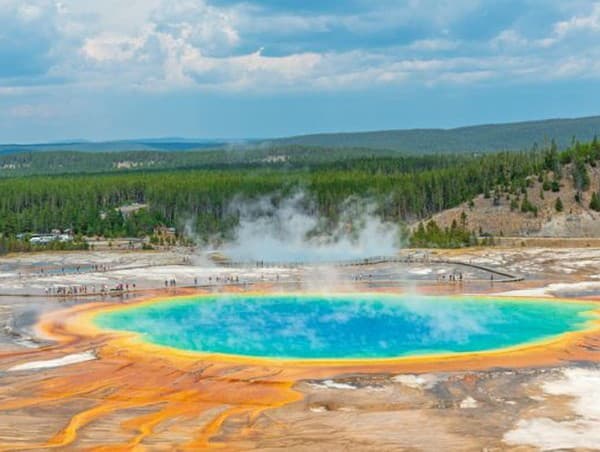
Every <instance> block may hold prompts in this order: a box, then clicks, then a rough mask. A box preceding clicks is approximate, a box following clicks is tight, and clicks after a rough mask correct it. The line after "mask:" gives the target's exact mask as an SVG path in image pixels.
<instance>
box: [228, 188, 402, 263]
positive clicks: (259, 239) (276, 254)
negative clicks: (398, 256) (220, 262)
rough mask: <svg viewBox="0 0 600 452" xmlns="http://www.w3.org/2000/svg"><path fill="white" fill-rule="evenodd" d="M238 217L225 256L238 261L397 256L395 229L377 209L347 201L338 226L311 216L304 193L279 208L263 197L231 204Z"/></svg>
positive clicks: (327, 259)
mask: <svg viewBox="0 0 600 452" xmlns="http://www.w3.org/2000/svg"><path fill="white" fill-rule="evenodd" d="M231 209H234V210H235V211H236V212H237V213H239V216H240V225H239V227H238V229H237V234H236V240H235V241H234V242H232V243H228V244H226V245H225V246H224V252H225V253H226V254H227V255H228V256H229V257H230V258H231V259H233V260H236V261H265V262H331V261H339V260H351V259H361V258H366V257H372V256H381V255H393V254H395V252H396V251H397V249H398V247H399V246H400V243H399V242H400V239H399V231H398V227H397V226H396V225H392V224H389V223H384V222H383V221H381V219H380V218H379V217H377V216H376V215H375V214H374V212H373V211H374V209H373V206H372V205H370V204H368V203H365V202H362V201H359V200H356V199H349V200H347V201H346V203H344V205H343V206H342V213H341V215H340V217H339V221H338V222H337V224H335V225H331V224H327V223H325V221H324V220H323V219H320V218H319V217H317V216H315V215H312V214H310V213H308V212H309V211H310V210H314V209H310V203H309V202H308V201H307V197H306V196H305V195H304V194H303V193H298V194H296V195H294V196H292V197H289V198H287V199H285V200H284V201H283V202H281V203H280V204H279V205H274V203H273V202H272V200H271V199H270V198H268V197H264V198H261V199H259V200H258V201H254V202H250V203H248V202H241V201H236V202H234V203H233V204H232V206H231Z"/></svg>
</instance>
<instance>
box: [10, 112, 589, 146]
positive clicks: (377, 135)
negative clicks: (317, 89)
mask: <svg viewBox="0 0 600 452" xmlns="http://www.w3.org/2000/svg"><path fill="white" fill-rule="evenodd" d="M596 134H598V135H600V116H593V117H586V118H576V119H548V120H543V121H526V122H515V123H508V124H488V125H478V126H470V127H459V128H456V129H410V130H383V131H376V132H355V133H325V134H316V135H302V136H295V137H288V138H277V139H269V140H243V141H240V140H210V139H185V138H159V139H135V140H122V141H107V142H87V141H71V142H64V143H46V144H25V145H23V144H19V145H14V144H6V145H0V155H1V154H4V155H7V154H16V153H21V152H43V151H80V152H123V151H163V152H164V151H168V152H171V151H172V152H179V151H192V150H206V149H223V148H226V147H233V148H235V147H240V148H241V147H243V148H247V147H259V146H260V147H269V146H276V147H277V146H287V145H299V146H310V147H323V148H363V149H377V150H381V149H385V150H391V151H400V152H403V153H407V154H439V153H460V152H468V153H473V152H494V151H504V150H511V151H512V150H525V149H531V148H532V147H533V145H534V144H536V143H537V144H538V145H539V146H543V145H544V144H548V143H549V142H550V140H552V139H554V140H555V141H556V143H557V145H558V146H559V148H565V147H567V146H568V145H569V144H570V143H571V141H572V139H573V138H574V137H575V138H576V139H578V140H580V141H589V140H591V139H592V138H593V137H594V135H596Z"/></svg>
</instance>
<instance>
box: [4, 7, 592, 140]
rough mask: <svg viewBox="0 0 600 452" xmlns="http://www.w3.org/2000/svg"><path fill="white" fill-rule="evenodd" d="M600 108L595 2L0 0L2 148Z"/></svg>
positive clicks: (420, 123)
mask: <svg viewBox="0 0 600 452" xmlns="http://www.w3.org/2000/svg"><path fill="white" fill-rule="evenodd" d="M594 114H600V1H598V2H596V1H590V0H586V1H584V0H572V1H569V0H563V1H560V0H519V1H517V0H495V1H491V0H488V1H484V0H377V1H372V0H346V1H342V0H303V1H291V0H277V1H276V0H269V1H266V0H263V1H259V0H246V1H243V2H240V1H236V0H128V1H127V2H123V1H122V0H0V142H4V143H6V142H41V141H53V140H62V139H76V138H84V139H92V140H106V139H120V138H132V137H161V136H184V137H209V138H214V137H221V138H244V137H248V138H251V137H274V136H285V135H291V134H301V133H312V132H326V131H354V130H373V129H388V128H412V127H453V126H460V125H468V124H477V123H489V122H508V121H515V120H526V119H539V118H548V117H576V116H586V115H594Z"/></svg>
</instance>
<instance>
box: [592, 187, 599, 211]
mask: <svg viewBox="0 0 600 452" xmlns="http://www.w3.org/2000/svg"><path fill="white" fill-rule="evenodd" d="M590 209H592V210H595V211H596V212H600V196H598V193H596V192H594V193H592V200H591V201H590Z"/></svg>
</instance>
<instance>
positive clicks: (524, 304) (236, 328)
mask: <svg viewBox="0 0 600 452" xmlns="http://www.w3.org/2000/svg"><path fill="white" fill-rule="evenodd" d="M594 309H598V305H594V304H591V303H587V302H581V303H579V302H577V303H575V302H574V303H571V302H569V303H565V302H556V301H547V300H544V301H532V300H518V299H504V298H499V299H490V298H475V297H470V298H469V297H461V298H456V297H420V296H419V297H414V296H396V295H379V294H378V295H339V296H327V297H322V296H297V295H269V296H240V295H224V296H208V297H198V298H192V299H190V298H185V299H173V300H166V301H164V302H160V303H155V304H149V305H141V306H133V307H127V308H123V309H120V310H115V311H112V312H108V313H104V314H100V315H98V316H97V317H96V319H95V322H96V324H97V325H98V326H100V327H102V328H107V329H112V330H122V331H130V332H136V333H140V334H141V335H142V337H143V339H144V340H145V341H148V342H151V343H154V344H158V345H164V346H169V347H174V348H178V349H183V350H190V351H198V352H206V353H219V354H231V355H245V356H251V357H269V358H284V359H285V358H299V359H324V358H337V359H343V358H346V359H348V358H393V357H402V356H412V355H428V354H436V353H460V352H474V351H481V350H492V349H501V348H505V347H510V346H515V345H520V344H524V343H529V342H533V341H538V340H542V339H547V338H551V337H554V336H558V335H560V334H563V333H565V332H568V331H573V330H578V329H582V328H585V327H586V323H587V322H589V321H590V320H591V319H592V318H596V315H595V314H594V313H592V311H593V310H594Z"/></svg>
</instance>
